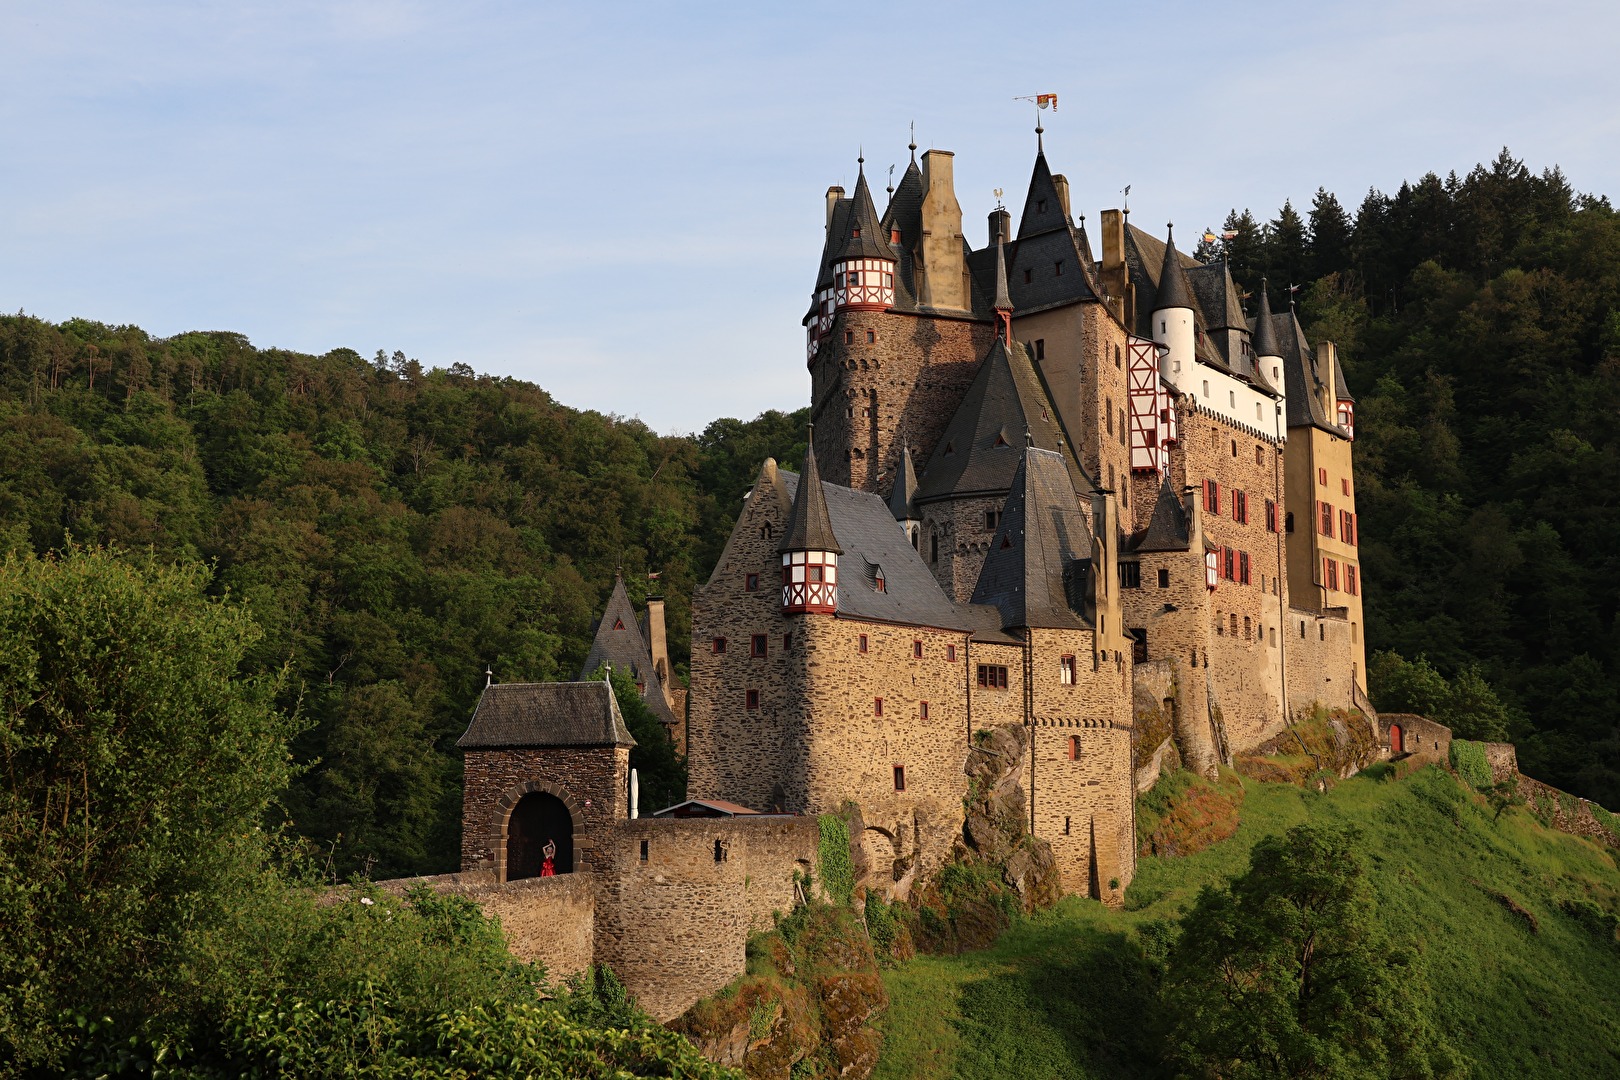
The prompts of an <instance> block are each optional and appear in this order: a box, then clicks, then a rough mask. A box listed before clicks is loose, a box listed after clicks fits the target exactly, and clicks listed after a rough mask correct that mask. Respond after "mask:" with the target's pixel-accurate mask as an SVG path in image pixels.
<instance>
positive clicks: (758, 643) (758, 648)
mask: <svg viewBox="0 0 1620 1080" xmlns="http://www.w3.org/2000/svg"><path fill="white" fill-rule="evenodd" d="M765 649H766V646H765V635H764V634H755V635H754V636H753V639H752V641H751V642H750V643H749V646H748V655H749V656H754V657H760V656H764V655H765Z"/></svg>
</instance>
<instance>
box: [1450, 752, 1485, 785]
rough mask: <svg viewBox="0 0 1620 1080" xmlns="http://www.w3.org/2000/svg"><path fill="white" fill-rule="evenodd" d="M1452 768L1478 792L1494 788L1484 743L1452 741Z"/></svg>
mask: <svg viewBox="0 0 1620 1080" xmlns="http://www.w3.org/2000/svg"><path fill="white" fill-rule="evenodd" d="M1451 767H1452V768H1453V769H1456V770H1457V775H1458V776H1460V777H1462V779H1463V781H1464V782H1466V783H1467V784H1468V786H1469V787H1472V788H1473V789H1475V790H1476V791H1484V790H1486V789H1488V788H1490V787H1491V786H1492V781H1491V763H1490V760H1489V759H1488V758H1486V756H1485V747H1484V745H1483V744H1482V743H1477V742H1472V741H1470V740H1468V739H1453V740H1451Z"/></svg>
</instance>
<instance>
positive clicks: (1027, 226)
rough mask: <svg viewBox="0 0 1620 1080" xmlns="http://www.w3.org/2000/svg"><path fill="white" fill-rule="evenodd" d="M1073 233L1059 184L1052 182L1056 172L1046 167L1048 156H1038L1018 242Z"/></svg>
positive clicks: (1020, 221)
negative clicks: (1033, 237) (1044, 234)
mask: <svg viewBox="0 0 1620 1080" xmlns="http://www.w3.org/2000/svg"><path fill="white" fill-rule="evenodd" d="M1057 229H1062V230H1063V231H1065V232H1067V231H1068V229H1069V215H1068V214H1066V213H1065V212H1064V210H1063V200H1062V199H1060V198H1058V189H1057V184H1056V183H1054V182H1053V180H1052V168H1051V166H1050V165H1048V164H1047V163H1046V152H1045V151H1037V152H1036V154H1035V169H1034V171H1033V172H1031V173H1030V176H1029V192H1028V194H1026V195H1025V196H1024V213H1023V216H1021V217H1020V218H1019V219H1018V239H1020V240H1022V239H1024V238H1025V237H1026V236H1037V235H1039V234H1041V233H1045V232H1052V231H1054V230H1057Z"/></svg>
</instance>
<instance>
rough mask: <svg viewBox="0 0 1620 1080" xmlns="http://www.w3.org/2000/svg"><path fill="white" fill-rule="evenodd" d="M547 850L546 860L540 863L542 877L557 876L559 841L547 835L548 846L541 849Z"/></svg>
mask: <svg viewBox="0 0 1620 1080" xmlns="http://www.w3.org/2000/svg"><path fill="white" fill-rule="evenodd" d="M540 850H541V851H543V852H545V855H546V861H545V862H543V863H541V864H540V876H541V877H556V876H557V842H556V841H555V840H553V839H551V838H550V837H549V836H548V837H546V846H545V847H543V848H541V849H540Z"/></svg>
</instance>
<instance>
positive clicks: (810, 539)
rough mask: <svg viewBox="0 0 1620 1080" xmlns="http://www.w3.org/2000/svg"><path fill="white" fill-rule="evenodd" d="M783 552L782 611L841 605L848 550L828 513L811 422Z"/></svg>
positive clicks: (832, 608) (827, 611) (821, 609)
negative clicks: (841, 561)
mask: <svg viewBox="0 0 1620 1080" xmlns="http://www.w3.org/2000/svg"><path fill="white" fill-rule="evenodd" d="M777 550H778V551H779V552H781V554H782V610H783V611H784V612H786V613H788V614H793V613H795V612H821V613H825V614H831V613H833V612H836V611H837V610H838V556H840V555H842V554H843V553H844V549H843V548H841V547H839V546H838V537H837V536H835V535H833V527H832V519H831V518H830V517H828V515H827V494H826V492H824V491H823V490H822V489H821V472H820V470H818V469H817V468H816V433H815V427H814V425H812V426H811V429H810V435H809V438H808V439H807V440H806V446H805V451H804V472H803V473H801V474H800V476H799V490H798V491H797V492H795V493H794V496H793V509H792V510H791V511H790V512H789V514H788V524H787V530H786V531H785V532H784V533H783V535H782V543H781V544H780V545H779V546H778V547H777Z"/></svg>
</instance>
